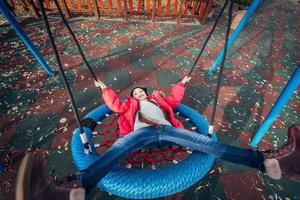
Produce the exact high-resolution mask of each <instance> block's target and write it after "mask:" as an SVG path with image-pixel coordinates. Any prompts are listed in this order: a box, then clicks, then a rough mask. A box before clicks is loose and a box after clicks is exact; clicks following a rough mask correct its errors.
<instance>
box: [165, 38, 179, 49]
mask: <svg viewBox="0 0 300 200" xmlns="http://www.w3.org/2000/svg"><path fill="white" fill-rule="evenodd" d="M176 45H183V41H182V39H181V38H177V37H176V38H172V39H169V41H168V43H167V47H172V46H176Z"/></svg>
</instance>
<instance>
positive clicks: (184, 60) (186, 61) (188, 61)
mask: <svg viewBox="0 0 300 200" xmlns="http://www.w3.org/2000/svg"><path fill="white" fill-rule="evenodd" d="M175 59H176V63H177V67H184V68H191V67H192V66H193V64H194V60H193V58H191V57H187V56H176V58H175Z"/></svg>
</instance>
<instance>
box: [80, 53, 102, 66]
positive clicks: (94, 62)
mask: <svg viewBox="0 0 300 200" xmlns="http://www.w3.org/2000/svg"><path fill="white" fill-rule="evenodd" d="M87 60H88V63H89V65H90V66H91V68H92V69H101V68H104V66H105V63H106V59H105V58H102V57H100V56H93V57H89V58H87ZM81 67H82V68H86V69H88V68H87V66H86V64H85V63H84V62H82V64H81Z"/></svg>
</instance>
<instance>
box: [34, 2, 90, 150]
mask: <svg viewBox="0 0 300 200" xmlns="http://www.w3.org/2000/svg"><path fill="white" fill-rule="evenodd" d="M39 6H40V9H41V12H42V16H43V19H44V22H45V25H46V29H47V34H48V37H49V39H50V43H51V47H52V49H53V52H54V55H55V58H56V61H57V64H58V68H59V72H60V75H61V76H62V78H63V81H64V85H65V87H66V89H67V91H68V94H69V97H70V100H71V105H72V108H73V112H74V115H75V119H76V122H77V124H78V126H79V130H80V134H84V130H83V127H82V124H81V121H80V119H79V114H78V111H77V106H76V104H75V101H74V97H73V94H72V91H71V87H70V85H69V83H68V81H67V77H66V75H65V72H64V69H63V68H62V64H61V61H60V58H59V55H58V52H57V48H56V45H55V43H54V39H53V36H52V33H51V29H50V26H49V22H48V18H47V15H46V11H45V8H44V5H43V0H39ZM84 149H85V150H86V151H87V150H89V149H90V146H89V143H88V142H85V143H84Z"/></svg>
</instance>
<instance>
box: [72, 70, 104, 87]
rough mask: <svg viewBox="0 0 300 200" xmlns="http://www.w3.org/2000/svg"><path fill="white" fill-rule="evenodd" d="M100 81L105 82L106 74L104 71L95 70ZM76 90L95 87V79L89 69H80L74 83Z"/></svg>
mask: <svg viewBox="0 0 300 200" xmlns="http://www.w3.org/2000/svg"><path fill="white" fill-rule="evenodd" d="M93 72H94V73H95V75H96V77H97V78H98V80H103V78H104V74H103V72H102V70H99V69H93ZM73 87H74V88H90V87H95V84H94V78H93V76H92V74H91V72H90V71H89V70H88V69H80V70H79V71H78V75H77V76H76V78H75V81H74V83H73Z"/></svg>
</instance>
